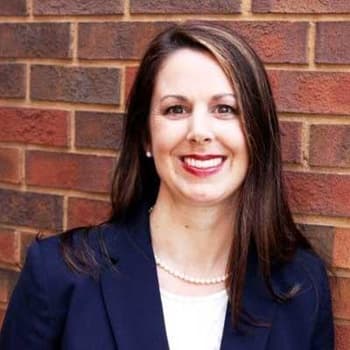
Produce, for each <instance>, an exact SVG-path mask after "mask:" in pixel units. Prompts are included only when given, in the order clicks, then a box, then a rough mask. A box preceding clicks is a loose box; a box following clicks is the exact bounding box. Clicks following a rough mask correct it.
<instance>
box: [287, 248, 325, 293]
mask: <svg viewBox="0 0 350 350" xmlns="http://www.w3.org/2000/svg"><path fill="white" fill-rule="evenodd" d="M282 271H283V275H284V277H285V278H287V277H288V276H289V277H290V279H294V280H295V281H299V282H301V281H304V283H306V284H309V283H311V284H312V285H313V286H314V287H318V286H320V284H322V283H324V280H328V276H327V269H326V264H325V262H324V260H323V259H322V258H321V257H320V256H319V255H317V254H316V253H315V252H314V251H312V250H309V249H304V248H298V249H297V251H296V253H295V255H294V257H293V259H292V260H291V261H290V262H288V263H287V264H285V265H284V266H283V268H282Z"/></svg>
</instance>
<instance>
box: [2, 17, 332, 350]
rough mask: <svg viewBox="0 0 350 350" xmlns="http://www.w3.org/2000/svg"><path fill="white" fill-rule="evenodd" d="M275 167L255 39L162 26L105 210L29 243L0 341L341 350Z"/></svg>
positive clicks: (132, 105)
mask: <svg viewBox="0 0 350 350" xmlns="http://www.w3.org/2000/svg"><path fill="white" fill-rule="evenodd" d="M281 165H282V163H281V155H280V138H279V129H278V121H277V116H276V110H275V105H274V101H273V98H272V94H271V89H270V86H269V83H268V80H267V77H266V73H265V71H264V68H263V65H262V63H261V61H260V60H259V58H258V57H257V56H256V54H255V53H254V51H253V50H252V49H251V48H250V47H249V46H248V45H247V44H246V43H245V42H244V41H243V40H242V39H240V38H239V37H238V36H237V35H235V34H233V33H231V32H230V31H228V30H227V29H223V28H221V27H218V26H214V25H209V24H201V23H197V24H194V23H192V24H183V25H177V26H174V27H171V28H170V29H167V30H166V31H165V32H163V33H161V34H160V35H159V36H158V37H156V38H155V39H154V40H153V41H152V43H151V44H150V46H149V48H148V50H147V51H146V53H145V56H144V58H143V59H142V61H141V64H140V68H139V71H138V74H137V76H136V79H135V83H134V85H133V88H132V90H131V93H130V96H129V101H128V105H127V113H126V124H125V129H124V139H123V146H122V150H121V154H120V158H119V161H118V166H117V169H116V172H115V177H114V181H113V191H112V203H113V214H112V215H111V218H110V220H109V221H108V222H107V223H105V224H102V225H99V226H97V227H93V228H90V229H86V228H85V229H76V230H73V231H71V232H67V233H65V234H62V235H59V236H55V237H51V238H48V239H44V240H39V241H37V242H35V243H34V244H33V245H32V246H31V248H30V249H29V252H28V257H27V260H26V264H25V266H24V268H23V271H22V273H21V276H20V279H19V282H18V285H17V287H16V289H15V291H14V293H13V296H12V299H11V302H10V305H9V308H8V312H7V315H6V318H5V321H4V326H3V330H2V334H1V340H0V346H1V349H5V350H12V349H16V350H17V349H70V350H73V349H104V350H106V349H119V350H123V349H127V350H139V349H152V350H154V349H156V350H157V349H159V350H160V349H168V348H170V349H171V350H178V349H181V350H186V349H201V350H203V349H223V350H228V349H235V350H243V349H244V350H253V349H254V350H259V349H260V350H262V349H269V350H271V349H276V350H277V349H283V350H295V349H298V350H303V349H304V350H309V349H313V350H316V349H317V350H319V349H324V350H328V349H329V350H330V349H333V319H332V313H331V302H330V293H329V286H328V280H327V274H326V271H325V268H324V264H323V263H322V261H321V259H320V258H319V257H318V256H317V255H316V253H314V252H313V250H312V248H311V247H310V245H309V243H308V242H307V240H306V239H305V238H304V237H303V236H302V234H301V233H300V232H299V231H298V229H297V227H296V226H295V224H294V223H293V220H292V217H291V214H290V211H289V208H288V205H287V202H286V199H285V194H284V189H283V183H282V175H281Z"/></svg>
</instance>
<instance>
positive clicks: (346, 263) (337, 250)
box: [333, 228, 350, 269]
mask: <svg viewBox="0 0 350 350" xmlns="http://www.w3.org/2000/svg"><path fill="white" fill-rule="evenodd" d="M349 252H350V229H346V228H336V229H335V232H334V246H333V264H334V266H336V267H340V268H344V269H350V254H349Z"/></svg>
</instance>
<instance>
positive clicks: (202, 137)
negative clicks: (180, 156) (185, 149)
mask: <svg viewBox="0 0 350 350" xmlns="http://www.w3.org/2000/svg"><path fill="white" fill-rule="evenodd" d="M213 138H214V135H213V126H212V123H211V122H210V116H209V113H208V112H207V111H206V110H204V109H198V110H193V112H192V115H191V116H190V118H189V119H188V133H187V141H189V142H190V143H192V144H205V143H210V142H211V141H212V140H213Z"/></svg>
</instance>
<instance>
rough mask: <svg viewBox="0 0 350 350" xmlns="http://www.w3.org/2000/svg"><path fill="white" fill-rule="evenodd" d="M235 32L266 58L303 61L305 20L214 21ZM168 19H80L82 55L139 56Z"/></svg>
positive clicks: (87, 57) (266, 59) (85, 56)
mask: <svg viewBox="0 0 350 350" xmlns="http://www.w3.org/2000/svg"><path fill="white" fill-rule="evenodd" d="M213 23H216V24H221V25H224V26H226V27H229V28H230V29H232V30H234V31H236V32H238V33H239V34H241V35H242V36H244V37H245V38H246V39H247V41H248V42H249V43H250V44H251V45H252V46H253V47H254V48H255V49H256V51H257V52H258V54H259V55H260V56H261V57H262V59H263V60H264V61H266V62H281V63H288V62H289V63H306V62H307V54H306V47H307V44H306V38H307V24H306V23H302V22H301V23H292V22H258V23H257V22H232V21H223V22H213ZM170 24H171V23H169V22H167V23H165V22H148V23H147V22H133V23H127V22H122V23H121V22H119V23H81V24H80V25H79V52H78V55H79V57H80V58H83V59H139V58H140V57H141V56H142V54H143V53H144V51H145V49H146V47H147V46H148V44H149V42H150V40H151V39H152V38H153V37H154V36H155V35H156V34H158V33H159V32H160V31H162V30H164V29H165V28H166V27H168V26H169V25H170Z"/></svg>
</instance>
